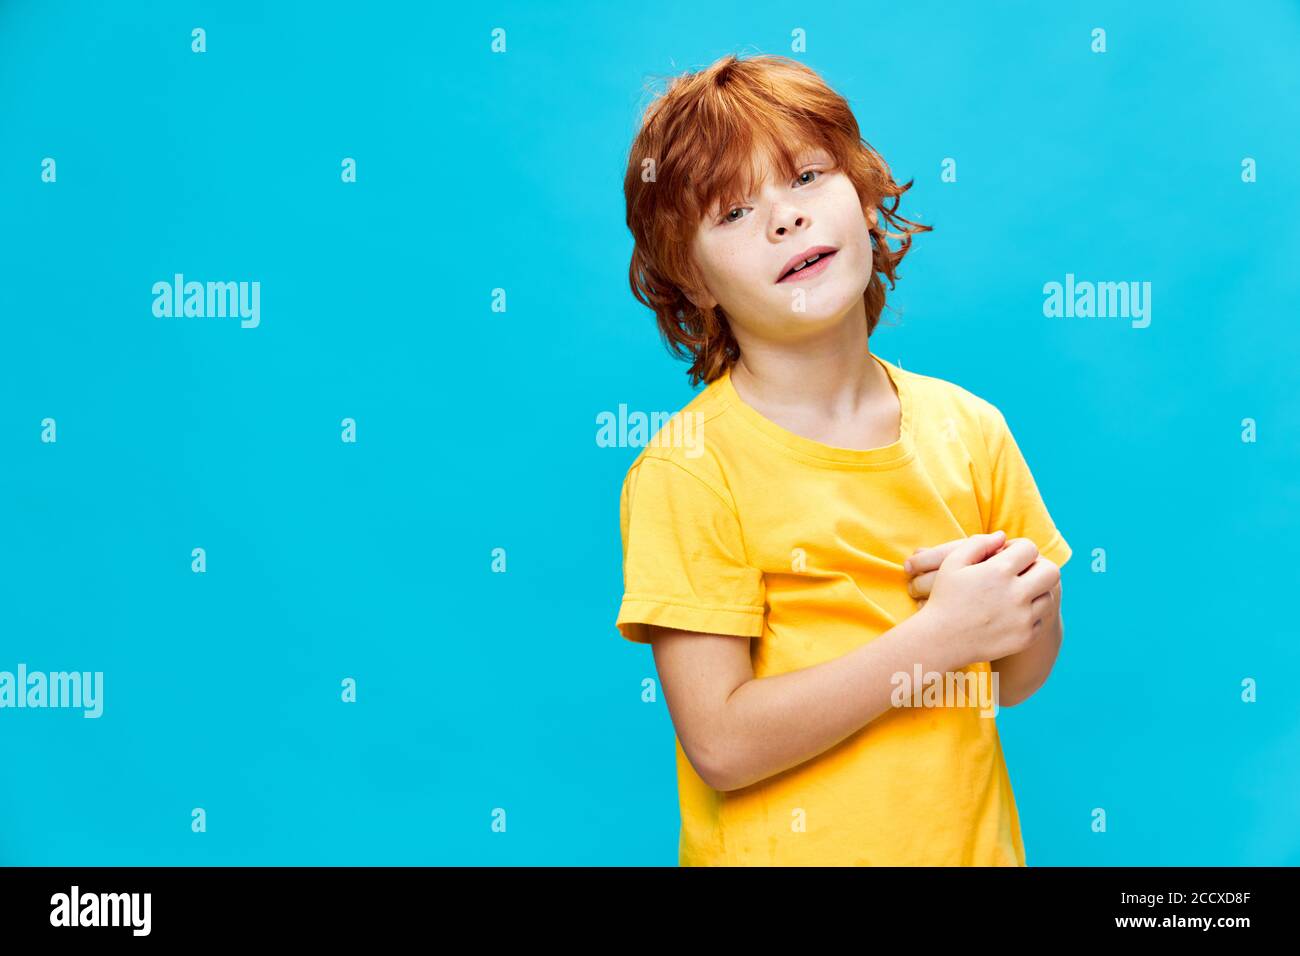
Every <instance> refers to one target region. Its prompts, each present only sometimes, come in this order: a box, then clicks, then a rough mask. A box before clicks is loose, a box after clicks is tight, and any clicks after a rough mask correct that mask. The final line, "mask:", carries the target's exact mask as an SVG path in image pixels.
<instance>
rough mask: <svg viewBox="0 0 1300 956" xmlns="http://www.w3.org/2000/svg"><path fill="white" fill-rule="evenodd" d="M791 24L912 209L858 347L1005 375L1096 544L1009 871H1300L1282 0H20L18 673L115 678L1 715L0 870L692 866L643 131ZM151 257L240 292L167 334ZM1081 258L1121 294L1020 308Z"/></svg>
mask: <svg viewBox="0 0 1300 956" xmlns="http://www.w3.org/2000/svg"><path fill="white" fill-rule="evenodd" d="M1174 9H1176V10H1177V15H1176V16H1170V15H1169V14H1170V12H1171V11H1172V10H1174ZM194 27H203V28H205V29H206V31H207V52H206V53H203V54H196V53H193V52H191V48H190V44H191V36H190V30H191V29H192V28H194ZM494 27H503V28H504V29H505V30H506V36H507V52H506V53H504V54H493V53H492V52H491V50H490V42H491V31H492V29H493V28H494ZM796 27H801V28H803V29H804V30H806V31H807V36H808V51H807V52H806V53H802V54H793V55H794V56H796V58H798V59H801V60H802V61H804V62H806V63H808V64H809V65H810V66H812V67H814V68H815V69H817V70H818V71H819V72H820V73H822V75H823V76H824V77H825V78H826V80H827V81H828V82H829V83H830V84H831V85H832V86H833V87H835V88H836V89H837V90H839V91H841V92H842V93H843V94H844V95H845V96H846V97H847V98H848V99H849V100H850V103H851V104H852V105H853V107H854V109H855V112H856V113H857V116H858V119H859V121H860V123H861V124H862V128H863V133H864V135H865V137H866V138H867V140H868V141H869V142H870V143H871V144H872V145H873V146H874V147H876V148H877V149H878V150H880V151H881V152H882V154H883V155H884V156H885V158H886V159H887V160H888V161H889V163H890V165H891V168H892V170H893V172H894V174H895V177H896V178H897V179H899V180H900V181H906V180H908V179H913V178H914V179H915V186H914V187H913V189H912V190H911V192H909V193H908V194H907V195H906V197H905V200H904V203H903V205H902V207H901V209H900V211H901V212H902V214H903V215H907V216H909V218H919V219H921V220H922V221H924V222H926V223H928V224H931V225H933V226H934V227H935V231H934V232H933V233H929V234H925V235H923V236H921V237H919V238H918V240H917V241H916V244H915V245H914V247H913V253H912V255H910V256H909V257H908V258H907V260H906V261H905V262H904V264H903V267H902V270H901V274H902V278H901V281H900V282H899V284H898V286H897V288H896V289H895V290H894V291H893V292H892V293H890V306H891V308H892V309H895V310H898V312H890V311H887V312H886V314H885V317H884V319H883V323H882V326H881V327H880V328H879V330H878V331H877V332H876V334H875V335H874V336H873V338H872V349H873V350H874V351H876V352H878V353H879V354H880V355H882V356H883V357H885V358H887V359H889V360H891V361H894V362H897V363H900V364H902V365H903V366H904V367H905V368H907V369H909V370H911V371H916V372H920V373H923V374H927V375H934V376H938V377H940V378H945V379H948V380H950V381H954V382H957V383H958V384H960V385H962V386H963V387H965V388H967V389H969V390H970V391H973V392H974V393H976V394H977V395H981V396H983V397H985V398H987V399H988V400H989V401H991V402H993V403H994V404H995V405H997V406H998V407H999V408H1000V409H1002V411H1003V412H1004V414H1005V415H1006V417H1007V420H1008V422H1009V423H1010V424H1011V426H1012V428H1013V430H1014V432H1015V434H1016V437H1017V439H1018V441H1019V443H1020V445H1021V448H1022V450H1023V451H1024V453H1025V455H1026V457H1027V459H1028V460H1029V462H1030V464H1031V466H1032V468H1033V470H1034V474H1035V476H1036V477H1037V480H1038V483H1039V487H1040V489H1041V491H1042V493H1043V496H1044V499H1045V500H1046V502H1047V504H1048V507H1049V509H1050V510H1051V512H1052V515H1053V517H1054V518H1055V520H1056V521H1057V524H1058V525H1059V527H1060V528H1061V530H1062V532H1063V533H1064V534H1065V536H1066V538H1067V540H1068V541H1069V542H1070V544H1071V545H1072V547H1073V548H1074V558H1073V559H1072V560H1071V562H1070V563H1069V564H1068V565H1067V567H1066V568H1065V569H1064V572H1063V574H1064V579H1065V587H1064V592H1065V596H1064V611H1065V617H1066V636H1065V643H1064V647H1063V650H1062V653H1061V656H1060V659H1059V662H1058V664H1057V666H1056V670H1055V672H1054V673H1053V675H1052V677H1051V678H1050V680H1049V682H1048V683H1047V685H1046V686H1044V688H1043V689H1042V690H1040V691H1039V693H1038V694H1037V695H1035V696H1034V697H1033V698H1032V699H1031V700H1029V701H1028V702H1026V703H1025V704H1023V705H1021V706H1019V707H1016V708H1014V709H1007V710H1004V711H1003V712H1002V713H1001V715H1000V717H999V726H1000V729H1001V733H1002V739H1003V746H1004V749H1005V752H1006V756H1007V761H1008V766H1009V769H1010V773H1011V778H1012V782H1013V784H1014V787H1015V794H1016V798H1017V802H1018V806H1019V810H1020V814H1021V823H1022V828H1023V833H1024V839H1025V845H1026V850H1027V856H1028V861H1029V863H1030V864H1031V865H1052V864H1087V865H1091V864H1175V865H1188V864H1277V863H1283V864H1296V863H1300V811H1298V810H1297V802H1298V801H1297V793H1298V792H1300V760H1297V755H1298V754H1300V707H1297V701H1296V673H1297V670H1296V668H1297V665H1300V653H1298V652H1297V641H1298V638H1300V634H1297V629H1296V624H1295V615H1294V613H1293V603H1292V601H1291V598H1292V596H1293V594H1294V592H1295V585H1296V570H1295V569H1296V568H1297V567H1298V566H1300V561H1298V555H1297V545H1296V541H1297V530H1300V529H1297V514H1300V507H1298V505H1300V501H1298V500H1297V499H1298V497H1300V495H1298V494H1297V483H1296V481H1295V477H1294V476H1295V474H1296V469H1297V466H1300V461H1298V460H1297V459H1298V457H1300V455H1298V454H1297V448H1298V443H1297V440H1296V427H1297V403H1296V401H1295V398H1294V394H1293V382H1294V378H1293V376H1294V373H1295V369H1296V367H1297V353H1298V351H1300V350H1298V349H1297V346H1298V345H1300V335H1297V332H1296V321H1297V313H1296V301H1297V298H1296V296H1297V283H1296V280H1295V267H1296V263H1297V262H1298V261H1300V227H1298V226H1297V222H1298V221H1300V189H1298V185H1297V172H1296V169H1297V164H1296V157H1297V155H1300V121H1298V120H1300V116H1298V115H1297V114H1298V113H1300V105H1298V104H1300V12H1298V9H1297V6H1296V5H1295V4H1293V3H1282V2H1259V3H1251V4H1247V5H1244V6H1242V5H1239V6H1236V7H1233V8H1232V10H1231V12H1229V11H1228V10H1227V8H1224V7H1222V6H1220V5H1217V4H1210V3H1180V4H1177V5H1175V6H1166V5H1134V4H1128V3H1118V2H1116V3H1100V2H1097V3H1075V4H1053V5H1050V6H1048V5H1044V4H1032V3H1003V4H998V5H996V6H994V7H989V6H987V5H984V4H978V5H977V4H971V5H970V6H969V7H965V6H961V7H959V6H958V5H955V4H951V3H937V2H935V3H909V4H906V5H893V4H870V5H864V4H839V3H821V4H816V5H813V6H809V7H804V8H799V9H792V8H790V7H789V6H788V5H787V4H779V3H774V2H767V3H755V2H744V3H727V4H719V3H712V4H700V3H667V4H666V3H655V4H649V5H644V4H643V5H630V4H629V5H623V4H600V3H584V4H569V5H557V6H552V7H543V6H542V5H533V4H525V3H500V4H495V5H493V6H492V7H491V8H483V7H479V8H475V9H472V10H458V9H455V8H453V7H448V6H444V5H438V4H423V3H422V4H409V5H406V6H402V7H398V6H385V5H371V6H367V5H364V4H363V5H355V6H354V5H346V6H344V5H338V7H332V6H331V5H328V4H309V3H276V4H267V5H265V6H263V5H255V4H233V3H228V4H221V5H215V4H201V3H178V2H165V3H164V2H157V3H147V4H146V3H136V4H92V3H85V4H70V3H37V2H12V0H11V2H4V3H0V216H2V217H3V219H2V221H3V224H4V227H5V228H4V229H3V230H2V231H0V268H2V269H3V274H2V276H0V278H2V279H3V281H0V316H2V317H3V326H2V328H3V339H2V340H0V508H2V511H0V543H2V544H3V548H0V555H2V557H0V561H2V562H3V565H2V566H0V670H9V671H14V670H16V668H17V665H18V664H19V663H25V664H26V665H27V667H28V668H29V670H46V671H49V670H79V671H96V670H99V671H103V672H104V682H105V684H104V715H103V716H102V717H101V718H100V719H98V720H87V719H83V718H82V716H81V713H80V711H78V710H53V709H50V710H3V711H0V752H2V753H3V754H4V759H3V761H0V827H2V829H0V863H6V864H39V865H55V864H69V865H92V864H94V865H105V864H249V863H251V864H332V863H342V864H363V863H364V864H485V865H495V864H653V865H669V866H671V865H674V864H675V863H676V860H677V826H678V816H677V791H676V781H675V776H674V765H673V737H672V725H671V722H670V720H669V716H668V713H667V709H666V705H665V704H664V703H663V698H662V694H661V695H660V697H659V701H658V702H656V703H643V702H642V700H641V681H642V679H643V678H645V677H647V676H653V675H654V662H653V658H652V655H651V652H650V650H649V649H648V648H647V647H645V646H638V645H633V644H631V643H630V642H627V641H625V640H623V639H622V638H621V637H620V636H619V635H618V633H617V631H616V630H615V629H614V617H615V614H616V611H617V608H618V603H619V598H620V596H621V588H622V576H621V564H620V561H621V548H620V538H619V527H618V492H619V487H620V483H621V481H622V478H623V475H624V473H625V472H626V470H627V467H628V465H629V464H630V463H631V461H632V460H633V458H635V457H636V455H637V453H638V451H639V449H638V448H636V447H630V448H629V447H623V448H602V447H599V446H598V445H597V444H596V441H595V435H596V431H597V428H596V418H595V416H596V415H597V414H598V413H599V412H600V411H602V410H610V411H616V410H617V408H618V406H619V404H620V403H626V404H627V405H628V406H629V408H631V409H640V410H647V411H649V410H663V411H674V410H676V409H678V408H680V407H681V406H682V405H683V404H685V402H686V401H688V400H689V399H690V397H691V395H692V394H693V392H692V389H691V388H690V386H689V384H688V382H687V379H686V375H685V372H686V366H685V365H684V364H682V363H680V362H677V361H674V360H673V359H671V358H670V357H669V356H668V355H667V353H666V352H665V350H664V348H663V347H662V345H661V344H660V342H659V340H658V336H657V333H656V332H655V328H654V322H653V317H652V316H651V314H650V313H649V311H648V310H646V309H644V308H643V307H642V306H640V305H639V304H638V303H636V302H635V301H634V300H633V299H632V296H631V294H630V291H629V289H628V285H627V264H628V257H629V254H630V250H631V238H630V235H629V233H628V231H627V229H626V226H625V223H624V207H623V197H622V174H623V167H624V163H625V162H626V156H627V149H628V147H629V145H630V141H631V138H632V135H633V134H634V132H635V129H636V125H637V120H638V117H639V112H640V109H641V108H642V107H643V106H644V105H645V104H646V103H647V102H648V101H649V95H648V94H647V93H645V84H646V82H647V81H648V80H650V79H651V78H653V77H655V76H658V77H666V76H668V75H670V74H672V73H675V72H679V71H682V70H685V69H688V68H690V69H694V68H699V67H702V66H705V65H707V64H708V63H710V62H712V61H713V60H714V59H716V58H717V57H719V56H722V55H724V54H726V53H728V52H740V53H746V54H748V53H758V52H763V53H785V54H790V52H791V51H790V31H791V30H792V29H794V28H796ZM1094 27H1103V28H1105V30H1106V31H1107V48H1108V49H1107V52H1106V53H1104V54H1096V53H1093V52H1092V51H1091V49H1090V46H1091V30H1092V29H1093V28H1094ZM47 156H48V157H53V158H55V159H56V161H57V164H58V166H57V171H58V178H57V182H55V183H43V182H41V178H40V171H41V167H40V164H41V160H42V159H43V158H44V157H47ZM349 156H350V157H354V158H355V159H356V160H357V169H358V181H357V182H356V183H355V184H344V183H342V182H341V181H340V162H341V160H342V159H343V157H349ZM1247 156H1249V157H1253V158H1254V159H1255V160H1256V161H1257V162H1258V182H1255V183H1251V184H1247V183H1243V182H1242V181H1241V161H1242V159H1243V157H1247ZM945 157H953V158H955V159H956V160H957V163H958V176H959V179H958V182H956V183H943V182H941V181H940V178H939V177H940V171H941V167H940V164H941V162H942V160H943V159H944V158H945ZM176 272H183V273H185V274H186V276H187V278H190V279H198V280H201V281H206V280H223V281H224V280H257V281H260V283H261V286H262V298H261V324H260V327H258V328H256V329H242V328H240V327H239V324H238V321H237V320H228V319H227V320H219V319H213V320H206V319H175V318H173V319H159V318H155V317H154V316H153V314H152V311H151V306H152V301H153V297H152V294H151V292H150V289H151V286H152V284H153V283H154V282H156V281H159V280H167V281H170V280H171V278H172V275H173V274H174V273H176ZM1067 272H1073V273H1074V274H1075V276H1076V277H1077V278H1078V279H1079V280H1092V281H1103V280H1105V281H1130V280H1132V281H1149V282H1151V283H1152V306H1153V310H1152V321H1151V325H1150V327H1149V328H1146V329H1134V328H1131V327H1130V325H1129V323H1128V321H1127V320H1117V319H1077V318H1076V319H1048V318H1045V317H1044V316H1043V314H1042V302H1043V292H1042V286H1043V284H1044V283H1045V282H1049V281H1063V280H1064V277H1065V274H1066V273H1067ZM495 288H504V289H505V290H506V293H507V306H508V308H507V311H506V312H504V313H500V312H494V311H493V310H492V308H491V302H492V290H493V289H495ZM47 416H49V417H53V418H54V419H56V420H57V423H58V441H57V443H56V444H45V443H42V442H41V441H40V440H39V436H40V430H41V426H40V422H41V420H42V419H43V418H45V417H47ZM345 417H352V418H355V419H356V421H357V423H358V442H357V443H356V444H345V443H343V442H341V441H340V438H339V433H340V422H341V421H342V419H343V418H345ZM1247 417H1249V418H1253V419H1255V420H1256V421H1257V423H1258V441H1257V443H1255V444H1247V443H1243V442H1242V441H1241V437H1240V436H1241V421H1242V419H1243V418H1247ZM194 547H203V548H205V549H206V551H207V560H208V565H207V572H206V573H205V574H195V573H192V572H191V570H190V551H191V549H192V548H194ZM498 547H499V548H504V549H506V552H507V556H508V557H507V561H508V564H507V568H508V570H507V572H506V573H504V574H497V573H492V571H491V554H492V549H494V548H498ZM1094 549H1104V550H1105V553H1106V558H1107V570H1106V572H1105V573H1096V572H1094V571H1093V570H1092V567H1091V564H1092V555H1093V551H1094ZM344 677H354V678H356V680H357V681H358V685H359V690H358V701H357V702H356V703H355V704H344V703H342V702H341V701H340V681H341V680H342V679H343V678H344ZM1246 677H1252V678H1254V679H1256V680H1257V681H1258V687H1259V700H1258V702H1257V703H1253V704H1246V703H1242V702H1241V700H1240V693H1241V681H1242V679H1243V678H1246ZM194 807H202V808H204V809H205V810H206V812H207V832H206V833H193V832H191V827H190V819H191V818H190V812H191V810H192V808H194ZM498 807H500V808H504V809H505V811H506V813H507V815H508V816H507V820H508V828H507V832H506V833H494V832H493V831H492V828H491V822H492V812H493V809H494V808H498ZM1094 807H1102V808H1104V809H1105V810H1106V811H1107V815H1108V829H1107V832H1106V833H1094V832H1092V830H1091V826H1090V824H1091V817H1090V813H1091V811H1092V809H1093V808H1094Z"/></svg>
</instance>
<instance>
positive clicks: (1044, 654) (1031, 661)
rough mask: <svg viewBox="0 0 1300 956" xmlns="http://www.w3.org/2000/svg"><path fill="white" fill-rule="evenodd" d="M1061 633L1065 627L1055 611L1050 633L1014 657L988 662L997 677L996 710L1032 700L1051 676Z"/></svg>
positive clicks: (1059, 647) (1059, 648)
mask: <svg viewBox="0 0 1300 956" xmlns="http://www.w3.org/2000/svg"><path fill="white" fill-rule="evenodd" d="M1064 632H1065V623H1064V620H1063V618H1062V617H1061V613H1060V611H1058V612H1057V614H1056V620H1055V621H1054V622H1053V623H1052V625H1051V630H1049V631H1048V632H1047V633H1046V634H1044V635H1043V639H1042V640H1040V641H1036V642H1035V643H1034V645H1033V646H1032V647H1029V648H1026V649H1025V650H1023V651H1021V652H1020V653H1018V654H1009V655H1007V656H1006V657H1003V658H999V659H998V660H996V661H990V662H989V666H990V667H991V668H992V669H993V671H994V672H995V673H996V674H997V675H998V705H999V706H1001V707H1014V706H1015V705H1016V704H1019V703H1020V702H1021V701H1024V700H1027V699H1028V698H1030V697H1032V696H1033V695H1034V694H1035V693H1036V692H1037V691H1038V688H1040V687H1042V686H1043V684H1044V682H1046V680H1047V675H1048V674H1050V673H1052V668H1053V667H1054V666H1055V665H1056V656H1057V654H1058V653H1060V650H1061V638H1062V637H1063V636H1064Z"/></svg>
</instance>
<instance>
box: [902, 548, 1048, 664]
mask: <svg viewBox="0 0 1300 956" xmlns="http://www.w3.org/2000/svg"><path fill="white" fill-rule="evenodd" d="M926 550H927V551H930V550H933V549H926ZM917 557H920V555H914V556H913V557H912V558H908V560H907V562H906V564H907V565H909V566H911V565H916V566H917V567H925V566H926V565H927V564H928V562H926V561H919V560H918V561H914V560H913V558H917ZM925 573H928V572H925ZM1060 579H1061V571H1060V568H1058V567H1057V566H1056V565H1055V564H1053V563H1052V562H1051V561H1049V560H1048V559H1047V558H1044V557H1042V556H1041V555H1039V553H1038V548H1037V547H1036V546H1035V545H1034V543H1033V542H1032V541H1030V540H1029V539H1028V538H1013V539H1012V540H1010V541H1007V540H1006V537H1005V535H1004V534H1003V533H1002V532H1001V531H997V532H994V533H993V534H976V535H971V536H970V537H969V538H964V539H962V541H961V542H960V543H958V544H957V545H956V546H954V547H950V548H949V549H948V553H947V556H946V557H944V558H943V560H942V562H941V563H940V566H939V568H938V569H937V572H936V573H935V575H934V587H933V595H932V596H931V599H930V600H929V602H928V603H927V604H926V605H925V606H924V607H922V608H920V609H919V610H918V611H917V616H918V617H924V618H925V619H926V620H927V621H929V622H931V623H932V625H933V633H934V634H935V635H936V636H937V637H938V638H939V641H940V643H939V645H938V648H937V649H938V650H939V651H940V653H941V654H946V655H947V656H948V658H949V659H950V660H952V661H954V662H955V664H954V666H955V667H965V666H966V665H967V664H970V663H972V662H974V661H994V660H1001V659H1002V658H1004V657H1009V656H1011V655H1012V654H1018V653H1020V652H1021V651H1023V650H1026V649H1027V648H1029V647H1030V646H1031V645H1033V644H1035V643H1036V642H1037V641H1038V640H1039V639H1040V638H1042V637H1043V636H1044V635H1046V634H1048V633H1050V630H1051V629H1050V627H1048V626H1045V625H1048V624H1050V622H1051V621H1053V620H1054V619H1055V618H1056V616H1057V615H1058V614H1059V610H1058V608H1059V603H1058V601H1059V598H1058V595H1059V593H1060V591H1059V582H1060Z"/></svg>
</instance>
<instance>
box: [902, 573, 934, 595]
mask: <svg viewBox="0 0 1300 956" xmlns="http://www.w3.org/2000/svg"><path fill="white" fill-rule="evenodd" d="M938 576H939V572H938V571H927V572H925V574H918V575H917V576H916V577H914V578H908V581H907V593H908V595H909V596H910V597H913V598H928V597H929V596H930V590H931V588H933V587H934V579H935V578H937V577H938Z"/></svg>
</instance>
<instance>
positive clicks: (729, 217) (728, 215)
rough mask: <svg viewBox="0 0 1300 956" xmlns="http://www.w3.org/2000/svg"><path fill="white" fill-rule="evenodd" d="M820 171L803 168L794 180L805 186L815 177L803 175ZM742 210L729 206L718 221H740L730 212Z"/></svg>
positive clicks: (738, 207)
mask: <svg viewBox="0 0 1300 956" xmlns="http://www.w3.org/2000/svg"><path fill="white" fill-rule="evenodd" d="M821 172H822V171H821V170H820V169H805V170H804V171H803V172H802V173H800V174H799V175H798V176H797V177H796V178H795V182H796V183H798V184H799V185H801V186H807V185H808V184H809V183H813V182H816V180H815V179H804V177H805V176H820V175H821ZM744 210H745V207H744V206H732V207H731V208H729V209H728V210H727V211H726V212H725V213H723V214H722V218H721V219H719V220H718V222H719V223H722V224H726V223H729V222H739V221H740V217H739V216H732V215H731V214H732V213H733V212H744Z"/></svg>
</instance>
